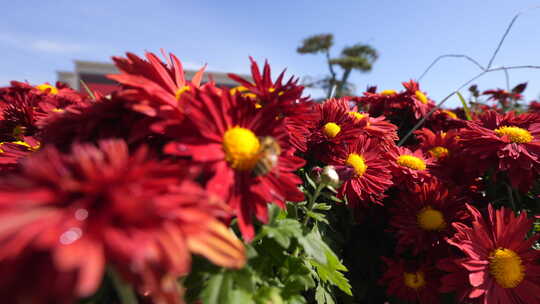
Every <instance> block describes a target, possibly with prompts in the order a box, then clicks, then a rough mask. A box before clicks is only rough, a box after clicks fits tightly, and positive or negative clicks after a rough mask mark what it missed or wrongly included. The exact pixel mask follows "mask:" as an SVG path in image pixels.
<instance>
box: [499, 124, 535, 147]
mask: <svg viewBox="0 0 540 304" xmlns="http://www.w3.org/2000/svg"><path fill="white" fill-rule="evenodd" d="M495 134H497V135H498V136H499V137H502V136H504V135H506V136H507V137H508V139H509V140H510V141H511V142H514V143H520V144H523V143H529V142H531V141H532V140H533V139H534V137H533V136H532V135H531V133H529V131H527V130H525V129H522V128H518V127H509V126H504V127H500V128H497V129H495Z"/></svg>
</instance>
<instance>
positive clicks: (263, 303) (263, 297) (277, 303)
mask: <svg viewBox="0 0 540 304" xmlns="http://www.w3.org/2000/svg"><path fill="white" fill-rule="evenodd" d="M255 302H256V303H258V304H259V303H260V304H268V303H272V304H283V298H282V297H281V295H280V293H279V289H278V288H276V287H268V286H264V287H262V288H261V289H259V292H257V295H256V301H255ZM231 303H233V302H231ZM205 304H206V303H205Z"/></svg>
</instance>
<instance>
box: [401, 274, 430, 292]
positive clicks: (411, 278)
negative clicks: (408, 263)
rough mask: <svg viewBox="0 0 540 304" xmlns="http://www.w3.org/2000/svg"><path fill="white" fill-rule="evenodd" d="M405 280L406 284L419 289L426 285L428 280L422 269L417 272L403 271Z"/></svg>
mask: <svg viewBox="0 0 540 304" xmlns="http://www.w3.org/2000/svg"><path fill="white" fill-rule="evenodd" d="M403 282H404V283H405V286H407V287H409V288H412V289H419V288H422V287H424V286H425V285H426V280H425V278H424V273H423V272H422V271H417V272H412V273H411V272H404V273H403Z"/></svg>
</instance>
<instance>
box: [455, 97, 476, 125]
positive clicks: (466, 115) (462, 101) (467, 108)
mask: <svg viewBox="0 0 540 304" xmlns="http://www.w3.org/2000/svg"><path fill="white" fill-rule="evenodd" d="M456 94H457V96H458V97H459V100H460V101H461V104H462V105H463V110H465V117H466V118H467V120H472V117H471V110H470V109H469V106H468V105H467V101H466V100H465V98H463V95H461V93H460V92H456Z"/></svg>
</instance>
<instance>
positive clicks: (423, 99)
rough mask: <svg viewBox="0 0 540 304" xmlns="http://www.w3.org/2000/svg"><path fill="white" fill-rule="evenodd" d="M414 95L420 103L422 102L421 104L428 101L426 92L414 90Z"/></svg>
mask: <svg viewBox="0 0 540 304" xmlns="http://www.w3.org/2000/svg"><path fill="white" fill-rule="evenodd" d="M414 96H416V98H418V100H420V102H421V103H423V104H427V103H428V99H427V96H426V94H424V93H422V91H416V92H414Z"/></svg>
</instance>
